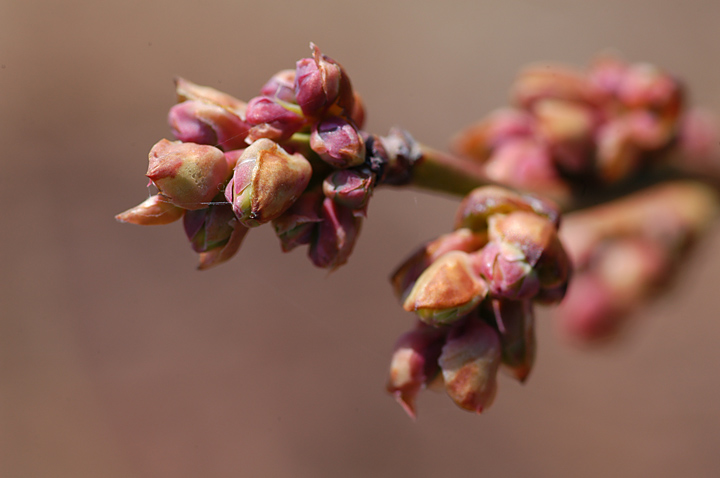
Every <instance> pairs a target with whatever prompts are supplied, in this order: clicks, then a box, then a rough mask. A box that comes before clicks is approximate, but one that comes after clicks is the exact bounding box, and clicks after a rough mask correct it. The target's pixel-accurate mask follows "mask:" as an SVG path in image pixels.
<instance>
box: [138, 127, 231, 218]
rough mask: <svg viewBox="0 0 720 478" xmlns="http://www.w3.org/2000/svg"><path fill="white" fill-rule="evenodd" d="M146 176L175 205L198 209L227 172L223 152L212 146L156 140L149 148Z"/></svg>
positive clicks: (209, 199) (205, 204)
mask: <svg viewBox="0 0 720 478" xmlns="http://www.w3.org/2000/svg"><path fill="white" fill-rule="evenodd" d="M149 160H150V164H149V166H148V171H147V174H146V175H147V177H148V178H150V180H151V181H152V182H153V184H154V185H155V186H156V187H157V188H158V190H159V191H160V194H161V195H163V196H165V197H166V198H168V200H169V201H170V202H172V203H173V204H175V205H176V206H179V207H182V208H185V209H202V208H204V207H207V205H208V203H209V202H210V201H211V200H212V199H213V197H215V195H216V194H217V193H218V191H220V190H221V188H222V184H223V183H224V182H225V181H226V180H227V177H228V175H229V170H228V164H227V161H226V160H225V156H224V155H223V152H222V151H220V150H219V149H217V148H215V147H213V146H205V145H200V144H195V143H183V142H180V141H168V140H166V139H163V140H160V141H159V142H158V143H157V144H155V146H153V147H152V149H151V150H150V155H149Z"/></svg>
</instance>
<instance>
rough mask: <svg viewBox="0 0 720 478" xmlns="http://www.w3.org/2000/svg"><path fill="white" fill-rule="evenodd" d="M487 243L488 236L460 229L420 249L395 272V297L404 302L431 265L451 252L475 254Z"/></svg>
mask: <svg viewBox="0 0 720 478" xmlns="http://www.w3.org/2000/svg"><path fill="white" fill-rule="evenodd" d="M486 243H487V234H476V233H474V232H472V231H471V230H470V229H458V230H457V231H455V232H451V233H450V234H444V235H442V236H440V237H438V238H437V239H435V240H434V241H430V242H428V243H427V244H425V245H423V246H422V247H420V248H419V249H418V250H417V251H415V252H414V253H413V254H412V255H411V256H410V257H408V258H407V259H406V260H405V261H403V263H402V264H401V265H400V266H399V267H398V268H397V269H396V270H395V272H393V274H392V276H391V277H390V282H391V283H392V286H393V291H394V292H395V296H396V297H397V298H398V299H400V301H401V302H404V301H405V299H406V298H407V296H408V294H409V293H410V290H411V289H412V286H413V285H414V284H415V281H417V279H418V277H420V275H421V274H422V273H423V272H424V271H425V269H427V268H428V267H430V265H431V264H432V263H433V262H435V261H436V260H437V259H439V258H440V257H441V256H443V255H445V254H446V253H448V252H450V251H462V252H473V251H476V250H478V249H480V248H481V247H482V246H484V245H485V244H486Z"/></svg>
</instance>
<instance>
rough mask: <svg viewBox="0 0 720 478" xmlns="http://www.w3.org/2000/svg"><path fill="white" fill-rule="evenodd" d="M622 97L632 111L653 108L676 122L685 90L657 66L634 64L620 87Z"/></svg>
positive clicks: (619, 93) (620, 97)
mask: <svg viewBox="0 0 720 478" xmlns="http://www.w3.org/2000/svg"><path fill="white" fill-rule="evenodd" d="M618 97H619V99H620V101H622V102H623V104H624V105H625V106H627V107H629V108H642V109H650V110H653V111H656V112H658V113H659V114H660V115H661V116H662V117H665V118H667V119H675V118H677V117H678V116H679V114H680V111H681V109H682V88H681V86H680V84H679V83H678V82H677V81H676V80H675V79H673V78H672V77H671V76H670V75H668V74H666V73H665V72H663V71H661V70H660V69H659V68H657V67H656V66H654V65H650V64H647V63H638V64H635V65H631V66H630V67H629V68H628V70H627V72H626V74H625V75H624V77H623V81H622V82H621V83H620V85H619V86H618Z"/></svg>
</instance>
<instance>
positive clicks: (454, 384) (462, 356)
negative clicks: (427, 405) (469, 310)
mask: <svg viewBox="0 0 720 478" xmlns="http://www.w3.org/2000/svg"><path fill="white" fill-rule="evenodd" d="M500 359H501V346H500V339H499V338H498V334H497V332H496V331H495V329H493V328H492V327H490V326H489V325H488V324H486V323H485V322H483V321H482V320H477V319H474V320H468V321H467V323H464V324H461V325H460V326H458V327H456V328H454V329H453V330H452V332H451V333H450V335H449V337H448V339H447V341H446V343H445V345H444V346H443V348H442V353H441V355H440V359H439V361H438V362H439V363H440V368H441V369H442V374H443V379H444V381H445V389H446V391H447V393H448V395H450V398H452V399H453V401H454V402H455V403H456V404H457V405H458V406H459V407H461V408H464V409H465V410H469V411H471V412H477V413H482V412H483V411H484V410H486V409H487V408H488V407H489V406H490V405H492V402H493V400H494V399H495V394H496V393H497V371H498V367H499V366H500Z"/></svg>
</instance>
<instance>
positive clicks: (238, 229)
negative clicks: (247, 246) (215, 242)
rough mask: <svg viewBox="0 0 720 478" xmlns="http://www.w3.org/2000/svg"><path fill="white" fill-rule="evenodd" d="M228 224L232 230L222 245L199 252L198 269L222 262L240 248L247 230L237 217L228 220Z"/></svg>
mask: <svg viewBox="0 0 720 478" xmlns="http://www.w3.org/2000/svg"><path fill="white" fill-rule="evenodd" d="M229 225H230V227H232V229H233V231H232V233H231V234H230V237H229V239H228V240H227V242H226V243H225V244H224V245H222V246H219V247H216V248H214V249H210V250H208V251H205V252H201V253H200V254H199V258H200V260H199V263H198V269H199V270H201V271H202V270H205V269H209V268H211V267H215V266H216V265H218V264H222V263H223V262H225V261H227V260H228V259H230V258H232V256H234V255H235V254H236V253H237V251H238V250H239V249H240V246H241V245H242V241H243V239H245V235H246V234H247V232H248V228H247V227H245V226H243V225H242V224H240V223H239V222H238V220H237V219H232V220H231V221H230V222H229Z"/></svg>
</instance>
